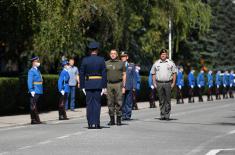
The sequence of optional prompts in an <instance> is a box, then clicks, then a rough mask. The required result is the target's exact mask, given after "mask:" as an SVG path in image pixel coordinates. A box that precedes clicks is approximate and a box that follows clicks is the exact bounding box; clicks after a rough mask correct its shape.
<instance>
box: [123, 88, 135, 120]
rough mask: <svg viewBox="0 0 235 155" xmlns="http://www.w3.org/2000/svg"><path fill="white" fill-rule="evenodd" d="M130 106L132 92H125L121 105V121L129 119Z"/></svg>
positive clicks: (131, 103)
mask: <svg viewBox="0 0 235 155" xmlns="http://www.w3.org/2000/svg"><path fill="white" fill-rule="evenodd" d="M132 105H133V94H132V91H131V90H126V93H125V95H124V96H123V104H122V118H123V119H131V113H132Z"/></svg>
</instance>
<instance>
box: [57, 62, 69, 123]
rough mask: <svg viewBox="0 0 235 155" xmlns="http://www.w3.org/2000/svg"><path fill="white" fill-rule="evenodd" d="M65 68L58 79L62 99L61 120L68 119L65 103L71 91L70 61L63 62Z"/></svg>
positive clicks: (60, 107) (60, 106)
mask: <svg viewBox="0 0 235 155" xmlns="http://www.w3.org/2000/svg"><path fill="white" fill-rule="evenodd" d="M62 67H63V70H62V71H61V73H60V76H59V80H58V90H59V92H60V100H59V106H58V111H59V120H68V117H67V114H66V111H65V103H66V101H67V99H68V93H69V91H70V88H69V79H70V77H69V73H68V69H69V62H68V61H67V60H65V61H63V62H62Z"/></svg>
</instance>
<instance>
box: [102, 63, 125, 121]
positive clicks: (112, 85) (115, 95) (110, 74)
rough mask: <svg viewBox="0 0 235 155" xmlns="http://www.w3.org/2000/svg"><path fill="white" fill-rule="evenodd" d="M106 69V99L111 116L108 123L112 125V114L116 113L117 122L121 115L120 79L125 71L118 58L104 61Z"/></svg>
mask: <svg viewBox="0 0 235 155" xmlns="http://www.w3.org/2000/svg"><path fill="white" fill-rule="evenodd" d="M106 70H107V82H108V84H107V99H108V108H109V115H110V118H111V123H110V125H114V124H115V123H114V122H115V121H114V116H115V113H116V116H117V124H118V123H120V122H119V121H120V120H119V119H121V117H122V80H123V72H126V67H125V65H124V63H123V62H122V61H120V60H117V59H116V60H108V61H106Z"/></svg>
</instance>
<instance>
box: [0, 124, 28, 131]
mask: <svg viewBox="0 0 235 155" xmlns="http://www.w3.org/2000/svg"><path fill="white" fill-rule="evenodd" d="M25 127H28V126H27V125H24V126H15V127H9V128H3V129H0V131H8V130H13V129H21V128H25Z"/></svg>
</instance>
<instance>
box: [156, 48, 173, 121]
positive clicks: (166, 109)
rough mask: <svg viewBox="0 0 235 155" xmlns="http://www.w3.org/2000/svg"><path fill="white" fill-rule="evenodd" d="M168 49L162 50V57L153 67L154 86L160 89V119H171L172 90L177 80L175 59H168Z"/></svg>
mask: <svg viewBox="0 0 235 155" xmlns="http://www.w3.org/2000/svg"><path fill="white" fill-rule="evenodd" d="M167 53H168V52H167V50H166V49H162V50H161V51H160V59H159V60H157V61H156V62H155V63H154V64H153V66H152V69H151V74H152V75H153V76H152V78H153V83H154V87H155V88H156V89H157V91H158V95H159V104H160V109H161V114H160V115H161V118H160V120H170V112H171V90H172V89H173V88H174V86H175V82H176V66H175V64H174V62H173V61H171V60H169V59H167Z"/></svg>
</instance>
